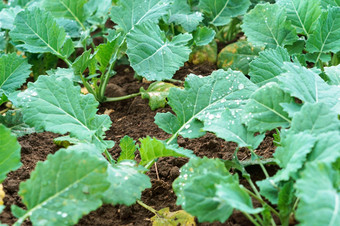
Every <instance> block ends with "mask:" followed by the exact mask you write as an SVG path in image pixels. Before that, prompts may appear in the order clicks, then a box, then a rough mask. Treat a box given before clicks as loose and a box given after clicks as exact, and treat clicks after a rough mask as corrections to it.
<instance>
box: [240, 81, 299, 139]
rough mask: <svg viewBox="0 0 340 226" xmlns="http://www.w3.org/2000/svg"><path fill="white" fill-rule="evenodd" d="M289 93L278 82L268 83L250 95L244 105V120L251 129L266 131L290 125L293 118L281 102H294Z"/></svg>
mask: <svg viewBox="0 0 340 226" xmlns="http://www.w3.org/2000/svg"><path fill="white" fill-rule="evenodd" d="M293 102H294V98H292V97H291V96H290V95H289V94H288V93H286V92H284V91H283V90H282V89H280V86H279V85H278V84H277V83H273V82H270V83H267V84H266V85H264V86H262V87H261V88H260V89H258V90H256V92H255V93H254V94H253V95H252V96H251V97H250V101H249V102H248V103H247V105H246V106H245V107H244V113H243V121H244V123H245V124H246V125H247V127H248V129H249V130H250V131H254V132H261V133H262V132H266V131H269V130H272V129H275V128H277V127H288V126H289V124H290V122H291V120H290V118H289V116H288V113H286V112H285V111H284V110H283V108H282V106H281V105H280V103H293Z"/></svg>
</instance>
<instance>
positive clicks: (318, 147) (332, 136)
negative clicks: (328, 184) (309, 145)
mask: <svg viewBox="0 0 340 226" xmlns="http://www.w3.org/2000/svg"><path fill="white" fill-rule="evenodd" d="M317 136H318V139H317V141H316V144H315V145H314V148H313V150H312V152H311V153H310V154H309V155H308V161H310V162H312V161H317V162H323V163H333V162H335V161H336V160H337V159H338V158H339V157H340V151H339V150H340V142H339V140H340V132H339V131H331V132H326V133H322V134H318V135H317Z"/></svg>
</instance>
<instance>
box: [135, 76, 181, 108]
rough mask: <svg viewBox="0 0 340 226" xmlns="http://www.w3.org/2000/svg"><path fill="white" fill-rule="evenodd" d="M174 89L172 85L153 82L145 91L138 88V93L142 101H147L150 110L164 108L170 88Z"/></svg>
mask: <svg viewBox="0 0 340 226" xmlns="http://www.w3.org/2000/svg"><path fill="white" fill-rule="evenodd" d="M173 87H176V86H175V85H173V84H172V83H165V82H154V83H152V84H151V85H150V86H149V88H148V89H147V90H145V89H144V88H143V87H141V88H140V91H139V92H140V93H141V96H142V98H143V99H149V106H150V108H151V110H156V109H157V108H163V107H165V104H166V103H167V101H166V98H167V97H168V95H169V90H170V88H173Z"/></svg>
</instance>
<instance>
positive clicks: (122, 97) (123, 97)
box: [104, 93, 140, 102]
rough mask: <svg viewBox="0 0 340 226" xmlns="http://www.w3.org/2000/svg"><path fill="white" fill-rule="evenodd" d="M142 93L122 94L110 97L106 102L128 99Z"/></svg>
mask: <svg viewBox="0 0 340 226" xmlns="http://www.w3.org/2000/svg"><path fill="white" fill-rule="evenodd" d="M139 95H140V93H133V94H130V95H126V96H121V97H108V98H106V99H105V100H104V102H114V101H120V100H126V99H130V98H133V97H136V96H139Z"/></svg>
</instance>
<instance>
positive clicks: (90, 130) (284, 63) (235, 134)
mask: <svg viewBox="0 0 340 226" xmlns="http://www.w3.org/2000/svg"><path fill="white" fill-rule="evenodd" d="M0 7H1V8H2V9H1V11H0V28H1V29H2V31H1V37H0V39H1V41H0V47H1V56H0V96H1V99H0V104H1V106H2V108H1V109H2V110H1V113H2V115H1V116H0V123H1V124H0V134H1V136H0V183H1V182H3V181H4V180H5V178H6V175H7V174H8V172H10V171H13V170H16V169H18V168H19V167H20V165H21V163H20V145H19V143H18V142H17V137H18V136H22V135H25V134H28V133H32V132H42V131H50V132H53V133H57V134H62V135H64V136H62V137H58V138H56V139H55V142H56V143H58V144H62V145H63V146H64V148H61V149H60V150H59V151H57V152H56V153H55V154H53V155H49V156H48V158H47V160H46V161H44V162H39V163H38V164H37V166H36V168H35V170H34V171H33V172H32V173H31V177H30V179H29V180H27V181H25V182H22V183H21V185H20V191H19V195H20V196H21V198H22V202H23V204H24V205H25V206H26V208H25V209H22V208H19V207H17V206H12V207H11V210H12V213H13V215H14V216H15V217H17V218H18V220H17V222H16V223H15V225H20V224H22V223H23V222H24V220H26V219H28V218H29V219H30V221H31V222H32V223H33V225H73V224H76V223H77V222H78V220H79V219H80V218H81V217H82V216H83V215H86V214H88V213H89V212H90V211H92V210H95V209H97V208H99V207H100V206H101V205H102V204H103V203H107V204H113V205H115V204H124V205H132V204H134V203H136V202H137V203H139V204H140V205H142V206H144V207H145V208H147V209H149V210H151V211H152V212H154V213H155V218H154V219H153V220H154V223H155V224H156V223H163V224H164V223H166V222H167V223H169V222H170V223H172V224H174V225H177V224H183V225H185V224H194V218H193V217H192V216H195V217H197V219H198V221H200V222H206V221H208V222H214V221H220V222H225V221H226V220H227V219H228V218H229V217H230V215H231V214H232V212H233V210H234V209H237V210H240V211H241V212H242V213H243V214H244V215H245V216H246V217H247V218H248V219H249V220H250V221H251V222H252V223H253V224H254V225H276V224H278V220H276V221H275V220H274V219H279V221H280V224H282V225H289V222H290V221H291V220H292V219H296V220H297V221H298V222H299V223H301V224H302V225H336V224H337V222H339V221H340V208H339V205H340V204H339V203H340V202H339V201H340V196H339V192H340V189H339V188H340V186H339V185H340V174H339V172H340V142H339V140H340V122H339V113H340V66H338V63H339V54H338V53H339V51H340V43H339V42H340V40H339V39H338V37H340V29H339V28H340V2H338V1H326V0H324V1H321V0H311V1H307V0H278V1H276V2H273V1H267V2H263V1H261V2H259V1H249V0H242V1H236V0H214V1H210V0H200V1H180V0H174V1H170V0H145V1H135V0H126V1H119V0H118V1H111V0H102V1H95V0H89V1H87V0H32V1H29V0H12V1H3V2H2V4H1V3H0ZM108 20H109V21H110V20H111V21H113V22H114V23H115V26H114V27H113V28H107V26H105V24H106V23H107V21H108ZM239 32H244V34H245V37H246V40H241V41H237V42H236V43H233V44H231V45H229V46H227V47H226V48H225V49H224V50H222V51H221V53H220V54H219V56H218V57H216V56H213V58H214V59H213V60H212V61H214V62H215V61H216V59H217V58H218V65H219V66H220V67H221V68H223V69H220V70H217V71H214V72H213V73H212V74H211V75H209V76H206V77H202V76H197V75H193V74H190V75H188V76H187V78H186V80H185V83H184V85H183V86H184V87H176V86H175V85H174V84H173V83H172V82H176V81H175V80H173V79H172V77H173V75H174V73H175V72H176V71H177V70H178V69H179V68H180V67H181V66H182V65H183V64H184V63H185V62H186V61H188V60H189V55H190V53H192V52H193V53H192V54H191V57H197V56H199V57H202V55H205V57H206V54H207V55H208V58H209V59H210V55H209V53H210V52H215V54H216V51H217V48H216V41H215V40H216V39H217V40H219V41H230V40H232V39H234V38H235V37H237V34H239ZM98 37H101V38H102V39H103V43H102V44H100V45H97V46H96V45H95V44H94V43H95V42H94V40H95V38H98ZM76 50H80V51H81V54H80V55H79V51H76ZM211 50H213V51H211ZM77 52H78V54H77ZM202 53H203V54H202ZM199 57H198V58H199ZM203 59H206V58H203ZM127 60H128V61H127ZM198 61H199V62H201V60H200V59H198ZM119 63H128V64H129V65H130V66H131V67H132V68H133V69H134V71H135V72H136V75H135V76H136V78H139V77H142V78H144V79H146V80H149V81H155V82H154V83H152V84H151V85H150V86H149V88H148V89H147V90H145V89H141V90H140V92H139V93H136V94H130V95H127V96H121V97H106V96H105V89H106V86H107V84H108V81H109V79H110V78H111V77H112V76H115V73H114V68H115V65H116V64H119ZM57 65H65V67H63V68H60V67H57ZM30 75H31V76H32V77H33V79H34V82H29V83H28V85H27V89H25V90H20V88H21V87H22V85H23V84H24V83H25V82H26V81H27V79H28V78H29V76H30ZM247 76H248V77H249V78H250V79H249V78H248V77H247ZM81 86H83V87H85V88H86V89H87V92H88V93H89V94H87V95H84V94H82V93H81ZM139 95H141V96H142V97H143V98H147V99H149V104H150V107H151V108H152V109H156V108H159V107H164V106H165V104H168V105H169V106H170V107H171V109H172V112H173V113H170V112H168V113H158V114H157V115H156V116H155V123H156V124H157V125H158V126H159V128H161V129H162V130H164V131H165V132H167V133H168V134H170V135H171V137H170V138H169V139H167V140H159V139H157V138H154V137H145V138H140V139H139V142H138V144H137V143H136V141H134V140H133V139H132V138H130V137H127V136H126V137H124V138H123V139H121V140H120V144H119V145H120V147H121V154H120V157H119V158H118V159H114V158H113V157H112V156H111V154H110V153H109V151H108V149H110V148H112V147H113V146H114V144H115V143H114V142H113V141H109V140H106V139H105V132H106V131H108V130H109V129H110V127H111V126H114V124H113V125H112V122H111V120H110V118H109V116H107V115H99V114H97V110H98V105H99V104H100V103H102V102H107V101H119V100H123V99H127V98H133V97H136V96H139ZM271 130H276V134H275V135H274V136H275V145H276V146H278V147H277V149H276V151H275V154H274V156H273V158H272V159H263V158H262V157H261V156H259V155H257V154H256V153H255V150H256V149H257V148H258V146H259V144H260V143H261V142H262V141H263V139H264V137H265V133H266V132H267V131H271ZM206 132H211V133H214V134H215V135H216V136H217V137H220V138H223V139H224V140H226V141H233V142H236V143H237V144H238V147H239V148H241V147H246V148H248V150H249V152H250V153H251V159H250V160H247V161H241V160H239V159H238V158H237V152H238V149H237V150H236V152H235V155H234V158H233V159H232V160H222V159H209V158H206V157H205V158H199V157H197V156H195V155H194V154H193V152H192V151H191V150H187V149H184V148H181V147H179V146H178V144H177V138H178V136H182V137H184V138H190V139H192V138H198V137H201V136H203V135H205V133H206ZM136 152H138V153H139V155H140V158H141V160H140V161H139V162H136V161H135V154H136ZM167 156H172V157H187V158H188V159H189V160H188V163H187V164H186V165H184V166H183V167H182V168H181V173H180V176H179V177H178V178H177V179H176V180H175V181H174V183H173V189H174V191H175V193H176V195H177V204H178V205H180V206H181V207H182V209H183V210H185V211H186V212H187V213H188V214H187V213H185V212H184V211H181V212H178V213H177V215H175V216H177V217H169V215H168V214H167V213H166V211H164V210H161V211H156V210H154V209H152V208H151V207H149V206H147V205H145V204H144V203H143V202H141V201H140V198H141V192H142V191H143V190H145V189H146V188H149V187H151V183H150V178H149V177H148V176H146V175H145V172H146V171H147V170H148V169H150V167H152V166H153V165H154V163H155V162H157V159H158V158H160V157H167ZM249 164H257V165H259V166H260V167H261V169H262V170H263V173H264V174H265V176H266V179H264V180H262V181H256V182H254V181H253V180H252V175H250V174H249V173H248V172H247V170H246V166H247V165H249ZM267 164H275V165H277V166H278V167H279V168H280V169H279V170H278V172H277V173H276V174H275V175H274V176H269V174H268V172H267V170H266V165H267ZM231 169H233V170H234V171H236V172H238V173H235V174H233V173H231V172H234V171H231ZM239 177H242V178H244V179H245V180H246V181H247V182H248V183H249V185H250V187H251V189H247V188H245V187H244V186H243V185H240V182H239ZM3 196H4V195H3V194H2V187H0V212H1V210H3V209H4V206H3V205H2V198H3ZM253 199H256V200H257V201H258V202H259V203H260V204H261V205H260V206H259V207H257V208H254V206H253V204H252V200H253ZM189 214H190V215H189ZM191 215H192V216H191ZM179 216H181V217H179Z"/></svg>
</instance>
